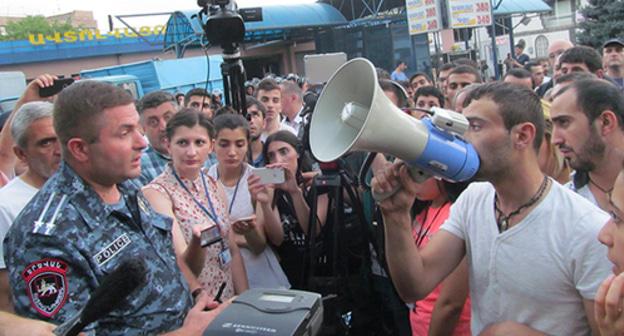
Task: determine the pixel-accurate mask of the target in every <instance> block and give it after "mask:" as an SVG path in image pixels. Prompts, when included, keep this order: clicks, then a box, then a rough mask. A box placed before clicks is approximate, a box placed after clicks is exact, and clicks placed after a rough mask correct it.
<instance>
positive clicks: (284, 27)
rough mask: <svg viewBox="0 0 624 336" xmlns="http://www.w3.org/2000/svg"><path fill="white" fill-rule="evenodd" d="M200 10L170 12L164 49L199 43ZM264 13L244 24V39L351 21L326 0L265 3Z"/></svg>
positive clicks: (280, 35) (276, 37)
mask: <svg viewBox="0 0 624 336" xmlns="http://www.w3.org/2000/svg"><path fill="white" fill-rule="evenodd" d="M197 12H198V11H197V10H193V11H178V12H175V13H173V14H172V15H171V17H170V18H169V20H168V21H167V31H166V33H165V48H169V47H172V46H174V45H176V44H177V45H178V46H189V45H199V44H200V41H202V38H203V34H204V32H203V30H202V28H201V25H200V23H199V19H198V17H197V16H196V14H197ZM262 16H263V20H262V21H259V22H246V23H245V30H246V33H245V42H259V41H270V40H281V39H288V38H290V37H292V36H293V35H296V34H297V33H301V32H303V31H309V30H312V29H320V28H324V27H331V26H337V25H343V24H347V23H348V22H347V19H345V17H344V16H343V15H342V14H341V13H340V12H339V11H338V10H337V9H336V8H335V7H333V6H330V5H327V4H323V3H314V4H299V5H276V6H266V7H262ZM203 41H205V40H203Z"/></svg>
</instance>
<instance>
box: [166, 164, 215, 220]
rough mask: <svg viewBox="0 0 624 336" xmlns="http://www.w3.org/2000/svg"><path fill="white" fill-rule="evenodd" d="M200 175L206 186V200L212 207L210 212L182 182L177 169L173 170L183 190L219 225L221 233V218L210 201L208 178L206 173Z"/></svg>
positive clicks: (200, 172)
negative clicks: (205, 175)
mask: <svg viewBox="0 0 624 336" xmlns="http://www.w3.org/2000/svg"><path fill="white" fill-rule="evenodd" d="M199 174H200V175H201V179H202V183H203V185H204V193H205V194H206V198H207V199H208V205H209V206H210V210H211V211H208V209H206V207H205V206H204V205H203V204H201V203H200V202H199V201H198V200H197V198H195V196H193V194H192V193H191V191H190V190H189V189H188V188H187V187H186V185H185V184H184V183H183V182H182V179H181V178H180V176H178V173H176V171H175V169H173V176H174V177H175V178H176V180H177V181H178V183H180V185H181V186H182V188H183V189H184V190H185V191H186V192H187V193H188V194H189V196H191V198H192V199H193V201H194V202H195V204H197V206H198V207H199V208H200V209H202V211H203V212H204V213H205V214H206V215H208V217H210V219H212V221H213V222H215V224H217V227H218V228H219V231H221V228H220V227H221V226H220V225H219V217H218V216H217V212H216V211H215V209H214V206H213V205H212V200H211V199H210V193H208V186H207V185H206V178H205V177H204V173H203V172H202V171H199Z"/></svg>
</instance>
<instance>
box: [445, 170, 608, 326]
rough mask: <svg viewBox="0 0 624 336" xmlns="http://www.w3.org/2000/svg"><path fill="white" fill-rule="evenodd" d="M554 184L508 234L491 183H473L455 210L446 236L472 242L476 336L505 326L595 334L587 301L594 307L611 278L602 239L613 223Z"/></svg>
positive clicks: (470, 259) (470, 257)
mask: <svg viewBox="0 0 624 336" xmlns="http://www.w3.org/2000/svg"><path fill="white" fill-rule="evenodd" d="M551 181H552V180H551ZM552 182H553V183H552V188H551V190H550V191H549V192H548V195H546V197H545V198H544V200H543V201H542V202H541V203H540V204H538V205H537V206H536V207H535V208H534V209H533V210H532V211H531V213H529V214H528V215H527V216H526V217H525V218H524V219H523V220H522V221H521V222H520V223H518V224H516V225H514V226H513V227H511V228H510V229H509V230H507V231H505V232H503V233H499V232H498V227H497V225H496V221H495V215H494V193H495V191H494V187H493V186H492V185H491V184H490V183H472V184H471V185H470V186H469V187H468V189H466V190H465V191H464V192H463V193H462V195H461V196H460V197H459V199H458V200H457V202H456V203H455V204H454V205H453V206H452V208H451V214H450V217H449V219H448V220H447V221H446V222H445V223H444V225H443V226H442V229H443V230H446V231H448V232H451V233H452V234H454V235H456V236H457V237H459V238H461V239H463V240H464V241H465V242H466V253H467V258H468V262H469V269H470V298H471V303H472V321H471V328H472V333H473V335H478V334H479V333H480V332H481V331H482V330H483V329H484V328H485V327H486V326H488V325H489V324H491V323H498V322H502V321H506V320H513V321H516V322H519V323H522V324H525V325H528V326H530V327H531V328H534V329H537V330H539V331H542V332H545V333H547V334H550V335H588V334H589V332H590V331H589V330H590V329H589V325H588V322H587V319H586V314H585V310H584V307H583V299H587V300H593V299H594V296H595V294H596V291H597V289H598V287H599V286H600V283H601V282H602V281H603V280H604V279H605V278H606V277H607V276H608V275H609V274H610V273H611V264H610V263H609V261H608V259H607V249H606V247H605V246H603V245H601V244H600V242H599V241H598V239H597V236H598V232H599V231H600V228H601V227H602V226H603V225H604V224H605V223H606V222H607V220H608V219H609V218H608V215H607V214H606V213H605V212H603V211H602V210H600V209H599V208H598V207H596V206H594V205H593V204H591V203H589V202H588V201H587V200H585V199H584V198H582V197H581V196H579V195H577V194H575V193H573V192H572V191H570V190H568V189H566V188H565V187H563V186H562V185H560V184H559V183H557V182H554V181H552Z"/></svg>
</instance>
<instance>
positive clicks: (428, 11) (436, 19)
mask: <svg viewBox="0 0 624 336" xmlns="http://www.w3.org/2000/svg"><path fill="white" fill-rule="evenodd" d="M439 2H440V1H436V0H406V1H405V6H406V7H407V23H408V25H409V33H410V35H418V34H424V33H428V32H433V31H438V30H440V29H442V16H441V13H440V6H439Z"/></svg>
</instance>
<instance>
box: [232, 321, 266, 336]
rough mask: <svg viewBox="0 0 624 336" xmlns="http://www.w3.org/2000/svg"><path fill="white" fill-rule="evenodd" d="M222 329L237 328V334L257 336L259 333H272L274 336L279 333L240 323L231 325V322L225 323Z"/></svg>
mask: <svg viewBox="0 0 624 336" xmlns="http://www.w3.org/2000/svg"><path fill="white" fill-rule="evenodd" d="M221 327H223V328H226V329H230V328H236V330H234V332H235V333H245V334H257V333H258V332H264V333H272V334H275V333H277V329H274V328H267V327H259V326H252V325H246V324H239V323H229V322H228V323H223V324H222V325H221Z"/></svg>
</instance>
